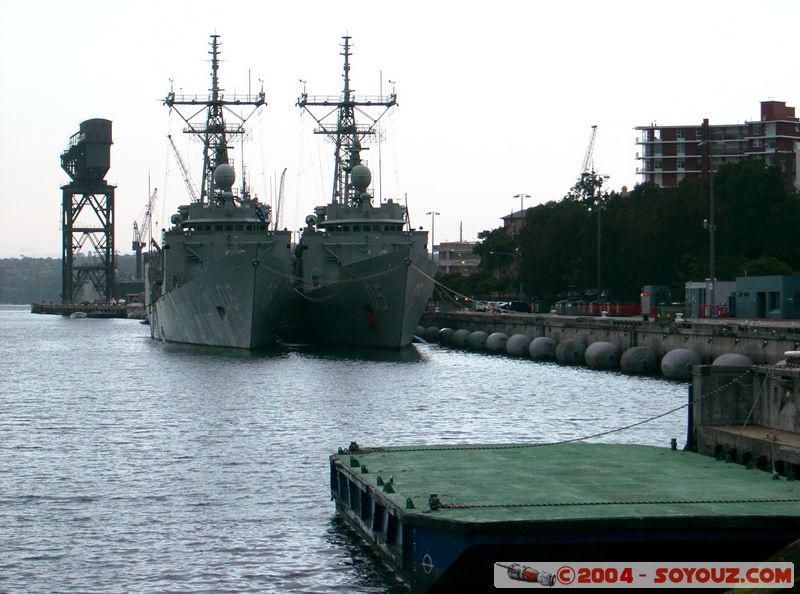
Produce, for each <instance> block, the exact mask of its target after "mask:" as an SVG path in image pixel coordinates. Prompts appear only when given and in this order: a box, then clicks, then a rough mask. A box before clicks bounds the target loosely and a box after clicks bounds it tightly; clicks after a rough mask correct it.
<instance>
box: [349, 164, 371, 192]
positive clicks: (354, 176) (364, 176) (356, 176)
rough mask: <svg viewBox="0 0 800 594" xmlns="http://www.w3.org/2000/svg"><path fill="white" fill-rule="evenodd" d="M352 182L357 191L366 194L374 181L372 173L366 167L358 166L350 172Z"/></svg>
mask: <svg viewBox="0 0 800 594" xmlns="http://www.w3.org/2000/svg"><path fill="white" fill-rule="evenodd" d="M350 181H352V182H353V187H354V188H355V189H356V190H357V191H359V192H364V191H366V189H367V188H368V187H369V184H370V182H371V181H372V172H370V170H369V167H367V166H366V165H356V166H355V167H353V170H352V171H351V172H350Z"/></svg>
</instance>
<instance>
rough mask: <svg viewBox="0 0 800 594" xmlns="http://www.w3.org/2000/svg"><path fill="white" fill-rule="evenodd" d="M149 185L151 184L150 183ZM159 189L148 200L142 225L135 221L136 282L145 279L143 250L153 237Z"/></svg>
mask: <svg viewBox="0 0 800 594" xmlns="http://www.w3.org/2000/svg"><path fill="white" fill-rule="evenodd" d="M148 185H149V183H148ZM157 194H158V188H155V189H153V192H152V193H151V194H150V197H149V198H148V199H147V206H146V207H145V209H144V217H143V218H142V225H141V227H140V226H139V223H138V222H136V221H133V245H132V246H131V248H132V249H133V251H134V252H136V280H142V278H143V277H144V268H143V265H142V250H143V249H144V247H145V246H146V245H147V244H148V243H150V237H151V236H152V229H151V228H150V221H152V220H153V206H154V205H155V203H156V195H157Z"/></svg>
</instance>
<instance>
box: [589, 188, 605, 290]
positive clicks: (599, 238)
mask: <svg viewBox="0 0 800 594" xmlns="http://www.w3.org/2000/svg"><path fill="white" fill-rule="evenodd" d="M608 178H609V176H608V175H601V176H600V180H601V181H600V184H599V185H598V186H597V195H596V196H594V197H593V203H594V206H595V208H596V209H597V299H598V300H600V292H601V286H602V285H601V284H600V270H601V268H600V264H601V262H602V255H603V242H602V237H603V235H602V232H603V227H602V216H601V214H600V213H601V212H602V211H603V201H602V195H601V193H600V190H601V188H602V187H603V183H604V182H605V181H606V180H608Z"/></svg>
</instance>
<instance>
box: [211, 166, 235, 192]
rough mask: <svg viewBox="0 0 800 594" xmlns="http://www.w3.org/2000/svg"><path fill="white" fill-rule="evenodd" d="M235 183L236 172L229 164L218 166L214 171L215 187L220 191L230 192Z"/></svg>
mask: <svg viewBox="0 0 800 594" xmlns="http://www.w3.org/2000/svg"><path fill="white" fill-rule="evenodd" d="M235 181H236V172H235V171H234V170H233V167H231V166H230V165H228V164H227V163H223V164H222V165H217V168H216V169H215V170H214V185H216V186H217V187H218V188H219V189H220V190H230V189H231V188H232V187H233V182H235Z"/></svg>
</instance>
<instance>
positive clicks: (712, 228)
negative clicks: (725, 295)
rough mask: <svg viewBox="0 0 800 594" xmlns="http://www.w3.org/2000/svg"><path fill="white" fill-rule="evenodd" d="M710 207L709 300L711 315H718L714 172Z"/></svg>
mask: <svg viewBox="0 0 800 594" xmlns="http://www.w3.org/2000/svg"><path fill="white" fill-rule="evenodd" d="M709 185H710V188H709V194H710V195H709V209H710V212H709V213H708V220H705V221H703V227H705V228H706V229H708V243H709V245H708V276H709V279H708V302H709V303H710V304H711V317H714V318H715V317H717V307H716V306H717V301H716V296H715V294H714V293H715V289H716V279H715V278H714V276H715V274H716V271H715V270H714V269H715V262H714V231H716V229H717V225H716V223H714V172H713V171H710V172H709Z"/></svg>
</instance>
